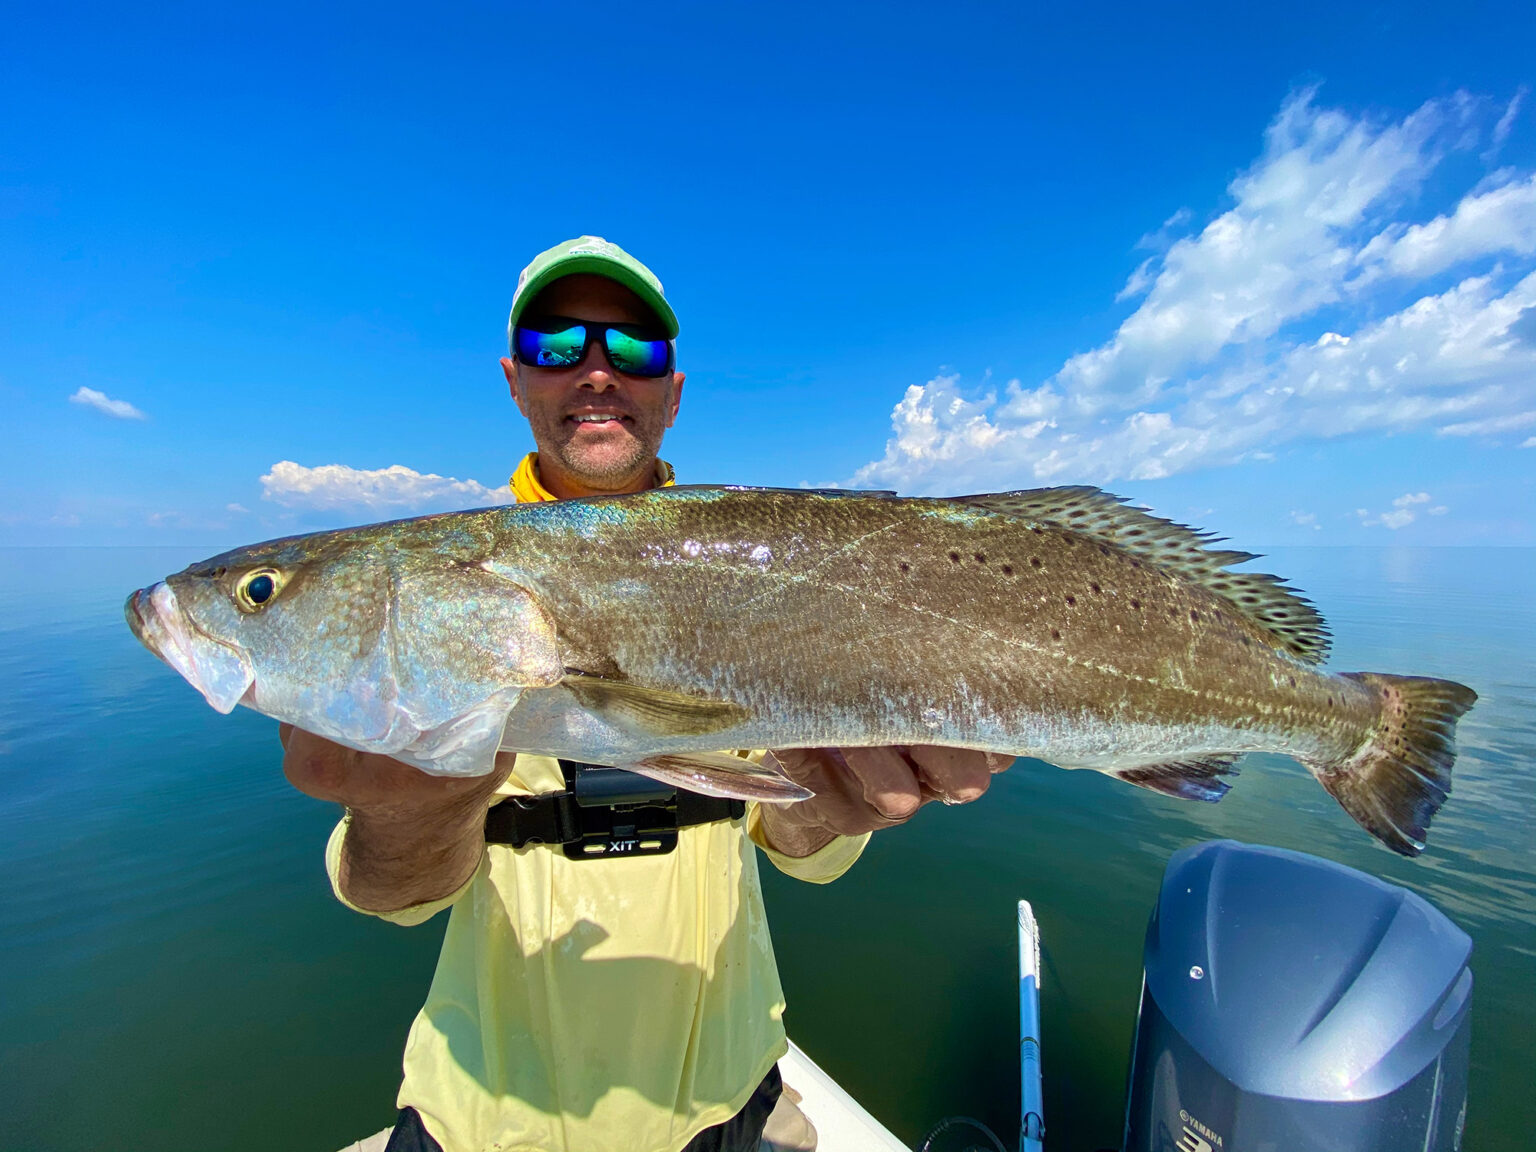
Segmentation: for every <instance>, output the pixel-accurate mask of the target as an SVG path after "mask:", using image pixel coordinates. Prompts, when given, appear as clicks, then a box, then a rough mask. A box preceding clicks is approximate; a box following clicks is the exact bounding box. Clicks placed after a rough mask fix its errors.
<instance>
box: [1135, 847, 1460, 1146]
mask: <svg viewBox="0 0 1536 1152" xmlns="http://www.w3.org/2000/svg"><path fill="white" fill-rule="evenodd" d="M1471 951H1472V942H1471V940H1470V939H1469V938H1468V936H1467V934H1466V933H1465V932H1463V931H1462V930H1461V929H1460V928H1458V927H1456V925H1454V924H1452V923H1451V922H1450V920H1448V919H1447V918H1446V917H1445V916H1444V915H1442V914H1441V913H1440V912H1439V911H1437V910H1436V909H1435V908H1434V907H1433V906H1432V905H1430V904H1429V903H1428V902H1427V901H1425V900H1423V899H1422V898H1420V897H1419V896H1416V895H1414V894H1413V893H1411V892H1409V891H1407V890H1406V889H1404V888H1399V887H1397V886H1395V885H1392V884H1388V883H1386V882H1384V881H1382V880H1378V879H1376V878H1375V877H1372V876H1368V875H1366V874H1364V873H1362V872H1357V871H1355V870H1354V869H1352V868H1346V867H1344V866H1343V865H1340V864H1335V863H1332V862H1331V861H1328V860H1321V859H1318V858H1317V857H1315V856H1307V855H1304V854H1303V853H1300V852H1287V851H1284V850H1282V849H1279V848H1262V847H1255V846H1252V845H1246V844H1239V843H1237V842H1236V841H1232V840H1217V841H1212V842H1209V843H1205V844H1197V845H1195V846H1193V847H1191V848H1186V849H1183V850H1181V851H1179V852H1177V853H1175V854H1174V856H1173V858H1172V859H1171V860H1169V862H1168V868H1167V870H1166V872H1165V873H1164V875H1163V886H1162V891H1161V893H1160V895H1159V897H1158V903H1157V907H1156V909H1155V910H1154V911H1153V914H1152V921H1151V924H1150V925H1149V926H1148V928H1147V943H1146V955H1145V975H1144V981H1143V985H1142V995H1141V1014H1140V1017H1139V1019H1138V1022H1137V1027H1136V1042H1135V1048H1134V1049H1133V1053H1132V1059H1131V1077H1130V1092H1129V1101H1128V1104H1127V1109H1126V1129H1125V1140H1124V1149H1125V1152H1403V1150H1405V1149H1412V1150H1413V1152H1421V1150H1422V1152H1456V1150H1457V1149H1459V1148H1460V1147H1461V1134H1462V1128H1463V1125H1464V1124H1465V1121H1466V1099H1467V1071H1468V1062H1469V1043H1470V1030H1469V1026H1470V1020H1469V1011H1468V1010H1469V1008H1470V1005H1471V997H1472V972H1471V970H1470V969H1469V968H1468V967H1467V960H1468V958H1469V956H1470V955H1471Z"/></svg>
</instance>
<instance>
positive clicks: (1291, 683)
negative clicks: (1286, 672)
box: [1285, 676, 1296, 688]
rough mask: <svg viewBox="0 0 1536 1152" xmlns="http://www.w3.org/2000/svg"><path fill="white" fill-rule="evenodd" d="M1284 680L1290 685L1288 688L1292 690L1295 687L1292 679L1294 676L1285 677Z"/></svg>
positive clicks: (1294, 678) (1294, 680)
mask: <svg viewBox="0 0 1536 1152" xmlns="http://www.w3.org/2000/svg"><path fill="white" fill-rule="evenodd" d="M1285 679H1286V682H1287V683H1288V684H1290V686H1291V687H1292V688H1294V687H1296V677H1294V676H1287V677H1286V678H1285Z"/></svg>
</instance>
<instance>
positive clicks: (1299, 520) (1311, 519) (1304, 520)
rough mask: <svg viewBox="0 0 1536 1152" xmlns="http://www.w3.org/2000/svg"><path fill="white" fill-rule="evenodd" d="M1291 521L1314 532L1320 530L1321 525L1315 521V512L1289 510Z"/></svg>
mask: <svg viewBox="0 0 1536 1152" xmlns="http://www.w3.org/2000/svg"><path fill="white" fill-rule="evenodd" d="M1291 523H1292V524H1295V525H1296V526H1297V527H1299V528H1310V529H1312V531H1314V532H1321V531H1322V529H1323V526H1322V525H1321V524H1319V523H1318V522H1317V513H1316V512H1298V511H1295V510H1294V509H1293V510H1292V511H1291Z"/></svg>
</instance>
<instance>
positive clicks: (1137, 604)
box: [1131, 596, 1141, 612]
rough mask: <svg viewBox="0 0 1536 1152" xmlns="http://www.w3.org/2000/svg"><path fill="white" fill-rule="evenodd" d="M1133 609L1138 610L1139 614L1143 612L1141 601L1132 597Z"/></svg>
mask: <svg viewBox="0 0 1536 1152" xmlns="http://www.w3.org/2000/svg"><path fill="white" fill-rule="evenodd" d="M1131 607H1132V608H1134V609H1136V610H1137V611H1138V612H1139V611H1141V601H1140V600H1138V599H1136V598H1135V597H1134V596H1133V597H1131Z"/></svg>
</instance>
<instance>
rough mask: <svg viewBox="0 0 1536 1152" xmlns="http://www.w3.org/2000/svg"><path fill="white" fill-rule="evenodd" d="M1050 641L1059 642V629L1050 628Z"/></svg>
mask: <svg viewBox="0 0 1536 1152" xmlns="http://www.w3.org/2000/svg"><path fill="white" fill-rule="evenodd" d="M1051 639H1052V640H1060V639H1061V629H1060V628H1052V629H1051Z"/></svg>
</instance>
